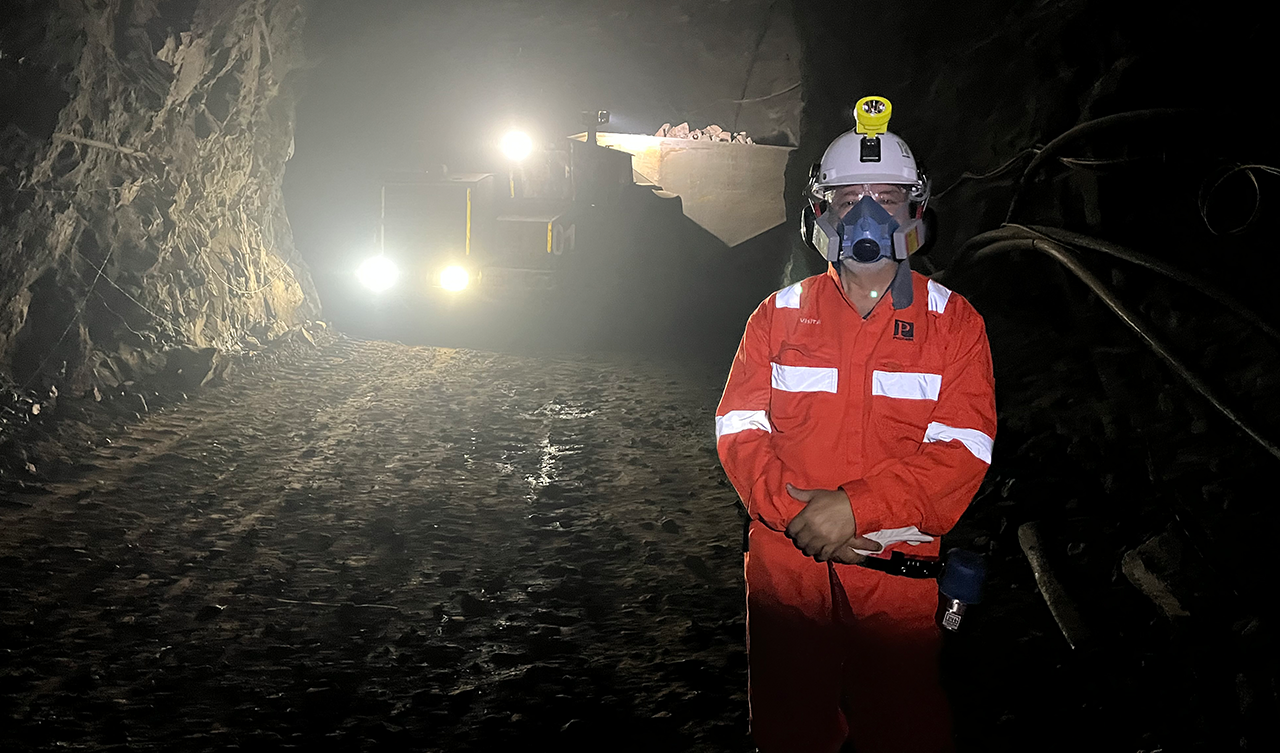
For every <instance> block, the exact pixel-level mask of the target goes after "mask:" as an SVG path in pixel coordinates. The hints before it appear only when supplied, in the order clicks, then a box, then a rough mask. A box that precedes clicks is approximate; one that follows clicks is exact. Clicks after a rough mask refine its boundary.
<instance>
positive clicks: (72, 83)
mask: <svg viewBox="0 0 1280 753" xmlns="http://www.w3.org/2000/svg"><path fill="white" fill-rule="evenodd" d="M305 11H306V8H305V3H304V2H303V1H302V0H172V1H167V2H166V1H163V0H99V1H96V2H89V3H84V2H75V1H73V0H60V1H59V2H57V3H43V2H39V1H38V0H18V1H17V2H9V3H6V11H5V19H4V21H3V22H0V24H2V25H0V87H3V92H2V93H3V95H4V96H3V97H0V101H3V102H6V103H8V105H7V107H8V108H9V109H6V110H3V111H0V116H2V117H3V120H0V128H3V137H2V138H0V143H2V146H0V212H2V216H3V222H2V223H0V378H3V379H4V380H6V381H11V382H12V384H13V385H14V386H17V387H19V388H22V389H29V390H38V391H48V390H50V389H51V388H54V389H59V390H64V391H65V390H68V389H69V390H72V391H77V392H78V391H83V390H87V389H91V388H93V387H97V386H104V387H111V386H114V385H117V384H120V383H122V382H126V381H131V380H136V379H140V378H143V377H145V376H147V375H149V374H154V373H157V372H160V371H163V370H165V369H166V368H169V369H175V368H178V366H177V363H178V362H180V361H181V358H174V357H170V356H171V355H179V354H184V355H183V357H186V355H185V354H189V353H190V352H191V351H192V350H193V349H204V350H205V353H211V352H213V351H211V350H209V349H217V350H219V351H236V350H239V349H242V348H244V347H246V346H250V347H252V346H254V344H255V343H258V342H261V341H263V340H266V339H270V338H273V337H275V336H277V335H279V334H281V333H282V332H284V331H286V330H287V329H288V328H290V327H291V326H293V325H295V324H298V323H300V322H302V321H305V320H307V319H312V318H315V317H317V316H318V314H319V310H320V309H319V302H318V299H317V297H316V294H315V292H314V288H313V286H312V283H311V278H310V273H309V272H308V270H307V267H306V265H305V264H304V263H303V261H302V260H301V258H300V257H299V256H298V255H297V253H296V252H295V250H294V247H293V240H292V232H291V230H290V226H289V222H288V220H287V218H286V217H285V213H284V205H283V200H282V196H281V180H282V177H283V173H284V166H285V162H286V161H287V160H288V159H289V158H290V157H291V156H292V152H293V106H294V99H293V92H294V89H295V86H294V81H295V79H296V75H295V71H297V70H298V69H299V67H300V66H301V65H302V63H303V57H302V51H301V30H302V25H303V21H304V19H305V15H306V14H305ZM14 103H20V104H17V105H15V104H14Z"/></svg>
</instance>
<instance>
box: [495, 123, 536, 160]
mask: <svg viewBox="0 0 1280 753" xmlns="http://www.w3.org/2000/svg"><path fill="white" fill-rule="evenodd" d="M532 151H533V139H531V138H529V134H527V133H525V132H524V131H511V132H509V133H508V134H507V135H506V136H503V137H502V153H503V154H505V155H506V156H507V159H509V160H511V161H512V162H520V161H521V160H523V159H524V158H525V157H528V156H529V153H530V152H532Z"/></svg>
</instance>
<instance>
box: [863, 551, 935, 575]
mask: <svg viewBox="0 0 1280 753" xmlns="http://www.w3.org/2000/svg"><path fill="white" fill-rule="evenodd" d="M858 564H859V565H860V566H861V567H865V568H869V569H871V570H879V571H880V572H882V573H889V574H890V575H901V576H905V577H907V578H937V577H938V576H939V575H941V574H942V560H941V559H939V558H937V557H908V556H907V555H905V554H903V553H902V552H892V553H891V554H890V555H889V556H888V557H876V556H870V557H867V558H866V559H865V560H863V561H862V562H859V563H858Z"/></svg>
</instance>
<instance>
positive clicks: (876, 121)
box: [853, 96, 893, 162]
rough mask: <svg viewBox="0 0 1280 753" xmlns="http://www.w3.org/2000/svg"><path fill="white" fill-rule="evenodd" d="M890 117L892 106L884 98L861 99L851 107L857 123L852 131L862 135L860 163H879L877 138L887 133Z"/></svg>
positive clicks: (878, 142) (878, 140) (878, 141)
mask: <svg viewBox="0 0 1280 753" xmlns="http://www.w3.org/2000/svg"><path fill="white" fill-rule="evenodd" d="M892 116H893V105H892V104H891V103H890V102H889V100H887V99H885V98H884V97H877V96H870V97H863V98H862V99H860V100H858V103H857V104H856V105H854V106H853V117H854V119H855V120H857V122H858V125H857V127H856V128H855V129H854V130H855V131H856V132H858V133H861V134H863V137H862V150H861V151H862V154H861V161H862V162H879V161H880V139H879V136H880V134H882V133H888V132H889V118H890V117H892Z"/></svg>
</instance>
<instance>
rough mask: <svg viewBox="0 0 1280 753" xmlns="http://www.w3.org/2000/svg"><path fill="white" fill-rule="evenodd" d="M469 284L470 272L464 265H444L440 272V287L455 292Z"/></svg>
mask: <svg viewBox="0 0 1280 753" xmlns="http://www.w3.org/2000/svg"><path fill="white" fill-rule="evenodd" d="M469 284H471V273H470V272H468V271H467V269H466V267H459V266H457V265H454V266H452V267H445V269H444V271H442V272H441V273H440V287H442V288H444V289H445V290H451V291H453V292H455V293H457V292H458V291H460V290H464V289H466V287H467V285H469Z"/></svg>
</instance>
